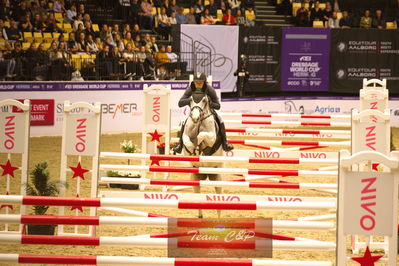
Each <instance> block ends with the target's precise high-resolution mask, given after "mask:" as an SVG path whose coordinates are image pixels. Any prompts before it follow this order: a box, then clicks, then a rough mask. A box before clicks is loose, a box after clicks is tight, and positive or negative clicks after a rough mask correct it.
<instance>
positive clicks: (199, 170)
mask: <svg viewBox="0 0 399 266" xmlns="http://www.w3.org/2000/svg"><path fill="white" fill-rule="evenodd" d="M100 169H102V170H126V171H128V170H130V171H148V172H161V173H168V172H169V173H189V174H190V173H191V174H241V175H278V176H313V177H334V176H337V174H338V172H337V171H315V170H281V169H248V168H216V167H173V166H146V165H122V164H101V165H100Z"/></svg>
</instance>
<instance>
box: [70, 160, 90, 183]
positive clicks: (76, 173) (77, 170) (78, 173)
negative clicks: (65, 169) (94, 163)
mask: <svg viewBox="0 0 399 266" xmlns="http://www.w3.org/2000/svg"><path fill="white" fill-rule="evenodd" d="M69 168H71V170H72V171H73V176H72V178H75V177H80V178H82V179H83V180H85V173H87V172H89V170H87V169H84V168H82V166H81V165H80V162H78V165H77V166H76V167H73V166H69Z"/></svg>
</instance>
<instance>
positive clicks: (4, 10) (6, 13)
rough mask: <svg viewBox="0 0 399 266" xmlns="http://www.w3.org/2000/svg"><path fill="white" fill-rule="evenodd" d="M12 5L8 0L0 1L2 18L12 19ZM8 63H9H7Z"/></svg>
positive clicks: (0, 17)
mask: <svg viewBox="0 0 399 266" xmlns="http://www.w3.org/2000/svg"><path fill="white" fill-rule="evenodd" d="M10 13H11V11H10V7H9V5H8V1H7V0H1V1H0V19H1V20H9V19H10ZM7 64H8V63H7Z"/></svg>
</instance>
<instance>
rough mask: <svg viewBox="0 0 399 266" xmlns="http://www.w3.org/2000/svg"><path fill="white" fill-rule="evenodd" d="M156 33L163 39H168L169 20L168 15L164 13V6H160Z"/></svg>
mask: <svg viewBox="0 0 399 266" xmlns="http://www.w3.org/2000/svg"><path fill="white" fill-rule="evenodd" d="M158 25H159V26H158V33H159V34H160V35H161V36H162V37H163V39H164V40H167V39H169V34H170V26H171V24H170V22H169V18H168V15H166V8H165V7H162V8H161V13H160V14H159V15H158Z"/></svg>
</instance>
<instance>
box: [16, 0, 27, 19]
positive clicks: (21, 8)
mask: <svg viewBox="0 0 399 266" xmlns="http://www.w3.org/2000/svg"><path fill="white" fill-rule="evenodd" d="M16 3H18V2H16ZM28 12H29V10H28V8H27V6H26V2H25V1H21V2H20V3H19V5H15V7H14V9H13V11H12V19H13V20H15V21H19V20H20V19H21V18H23V17H25V16H26V13H28Z"/></svg>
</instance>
